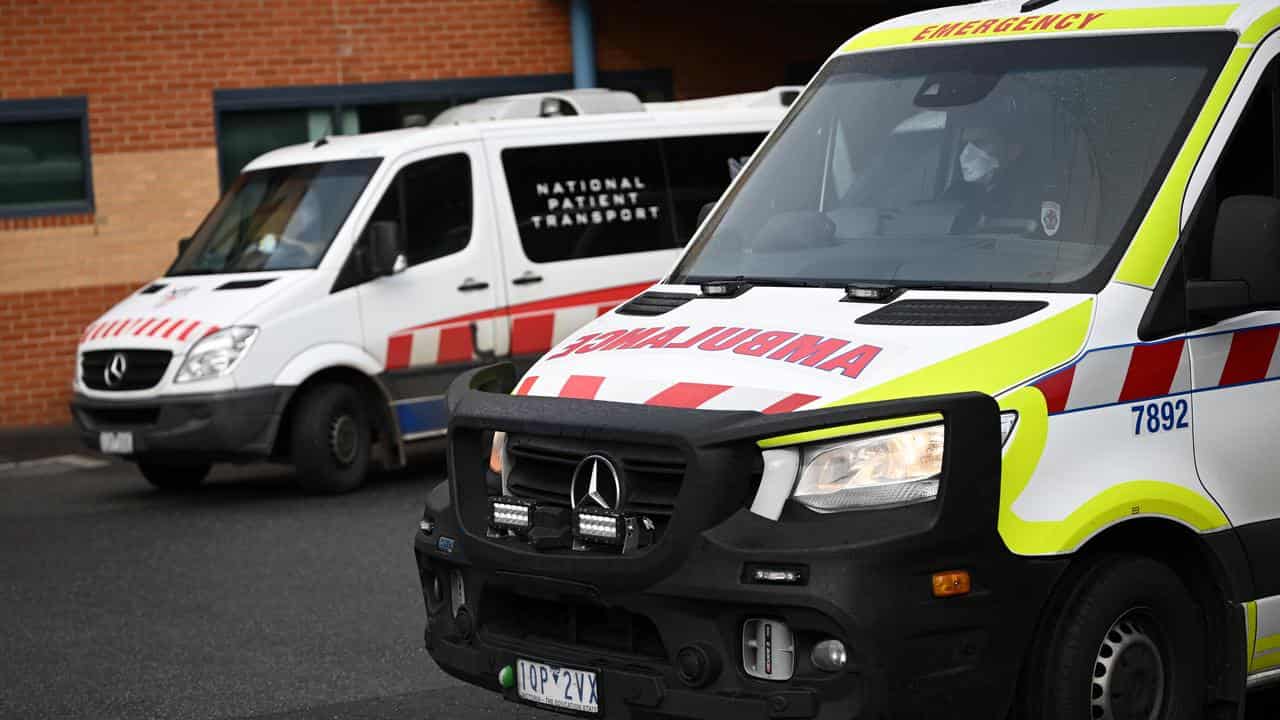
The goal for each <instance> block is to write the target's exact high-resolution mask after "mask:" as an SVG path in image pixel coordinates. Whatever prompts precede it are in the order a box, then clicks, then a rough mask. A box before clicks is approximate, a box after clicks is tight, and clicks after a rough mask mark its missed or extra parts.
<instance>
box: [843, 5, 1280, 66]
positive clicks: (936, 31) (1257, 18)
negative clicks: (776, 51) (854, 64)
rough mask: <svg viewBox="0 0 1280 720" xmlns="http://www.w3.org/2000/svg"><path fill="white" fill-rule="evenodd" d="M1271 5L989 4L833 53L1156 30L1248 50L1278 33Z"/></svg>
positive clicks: (857, 39)
mask: <svg viewBox="0 0 1280 720" xmlns="http://www.w3.org/2000/svg"><path fill="white" fill-rule="evenodd" d="M1024 6H1025V7H1027V8H1028V9H1027V10H1025V11H1024V10H1023V7H1024ZM1278 6H1280V3H1277V2H1276V0H1245V2H1241V3H1239V4H1238V5H1237V4H1213V0H1198V1H1197V0H1050V1H1049V2H1044V1H1043V0H1042V1H1040V2H1035V1H1034V0H1033V1H1032V2H1027V1H1026V0H992V1H991V2H978V3H972V4H970V5H957V6H953V7H945V8H939V9H935V10H924V11H921V12H916V13H912V14H909V15H903V16H902V17H898V18H894V19H892V20H887V21H885V22H882V23H880V24H878V25H874V26H872V27H870V28H868V29H866V30H864V31H863V32H860V33H858V34H857V35H855V36H854V37H853V38H852V39H851V40H849V42H847V43H845V44H844V45H843V46H842V47H841V48H840V49H839V50H838V51H837V54H840V53H846V52H855V51H860V50H878V49H882V48H886V47H904V46H911V45H918V44H922V43H929V44H942V43H962V42H990V41H1003V40H1006V39H1008V40H1013V39H1018V38H1023V37H1030V36H1033V35H1034V36H1057V37H1066V36H1072V35H1094V34H1104V33H1134V32H1151V31H1159V30H1165V31H1188V32H1190V31H1201V30H1229V31H1234V32H1236V33H1238V34H1239V35H1240V36H1241V37H1240V40H1241V42H1244V43H1256V42H1259V41H1261V40H1262V39H1263V38H1264V37H1266V36H1267V35H1269V34H1270V33H1271V32H1272V31H1273V30H1275V29H1276V28H1277V27H1280V16H1277V15H1272V14H1270V13H1271V11H1273V10H1275V9H1277V7H1278ZM1051 18H1052V19H1051Z"/></svg>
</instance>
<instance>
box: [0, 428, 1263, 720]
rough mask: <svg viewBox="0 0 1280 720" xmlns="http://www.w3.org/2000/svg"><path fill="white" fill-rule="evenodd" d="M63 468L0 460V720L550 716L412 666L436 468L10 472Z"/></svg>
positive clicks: (118, 467)
mask: <svg viewBox="0 0 1280 720" xmlns="http://www.w3.org/2000/svg"><path fill="white" fill-rule="evenodd" d="M0 440H3V438H0ZM55 445H56V443H55ZM62 451H63V449H59V448H56V447H52V446H51V447H48V448H42V447H41V446H40V444H39V443H30V442H27V443H19V444H18V446H17V447H15V446H14V444H13V443H10V445H9V446H8V448H7V450H6V447H5V446H4V445H3V444H0V717H3V718H53V717H57V718H93V719H95V720H110V719H112V718H167V719H173V720H180V719H184V718H193V719H195V718H199V719H205V718H272V719H274V720H295V719H298V720H301V719H303V718H335V719H337V718H343V719H345V720H366V719H368V720H375V719H376V720H382V719H384V718H432V719H434V718H517V719H518V720H544V719H545V720H549V719H550V718H553V717H557V716H553V715H550V714H546V713H541V712H537V711H534V710H531V709H528V708H525V707H522V706H518V705H513V704H510V703H507V702H504V701H503V700H501V699H499V698H498V697H497V696H495V695H492V694H490V693H487V692H483V691H477V690H474V689H471V688H469V687H467V686H464V685H462V684H460V683H458V682H457V681H455V680H453V679H452V678H450V677H448V676H447V675H445V674H444V673H443V672H442V671H441V670H439V669H438V668H437V667H436V666H435V665H434V664H433V663H432V661H431V659H430V658H429V657H428V655H427V654H426V652H425V651H424V650H423V649H422V639H421V628H422V620H423V617H422V598H421V595H420V593H419V588H418V582H417V575H416V570H415V566H414V563H413V556H412V552H411V550H410V541H411V539H412V534H413V532H414V530H415V527H416V524H417V519H418V517H419V513H420V510H421V506H422V500H423V497H424V492H425V487H426V483H427V478H433V477H438V476H439V475H440V472H441V468H440V466H439V462H438V460H436V461H432V460H430V459H428V461H427V462H425V463H419V464H418V465H417V466H416V467H415V468H414V469H413V470H411V471H406V472H401V473H396V474H389V475H383V476H380V477H377V478H375V479H374V481H373V482H372V483H371V484H370V485H369V486H368V487H366V488H365V489H363V490H362V491H360V492H357V493H354V494H350V495H344V496H341V497H333V498H322V497H310V496H306V495H303V494H301V493H300V492H298V491H296V490H295V489H294V488H293V486H292V484H291V483H290V476H289V473H288V471H287V470H286V469H283V468H275V467H269V466H256V467H248V468H232V467H220V468H217V469H215V471H214V474H213V476H212V478H211V482H210V483H209V484H208V485H207V486H206V487H204V488H202V489H201V490H199V491H198V492H195V493H191V494H186V495H168V494H161V493H157V492H154V491H153V490H151V488H150V487H149V486H148V485H147V484H146V483H145V482H144V481H143V480H142V479H141V478H140V477H139V476H138V475H137V474H136V473H135V472H134V470H133V469H132V467H131V466H128V465H123V464H120V463H110V464H102V465H97V462H100V461H96V460H95V459H93V458H91V457H89V456H83V455H81V456H79V458H80V459H79V460H75V459H70V458H66V459H61V460H54V461H48V460H45V461H42V462H37V463H34V464H14V462H13V461H14V460H23V459H29V458H30V457H34V456H37V455H48V454H56V453H58V452H62ZM6 452H8V457H7V458H6ZM15 454H16V455H17V457H14V455H15ZM24 456H25V457H24ZM1263 703H1265V707H1264V706H1263ZM1277 708H1280V702H1276V699H1275V698H1274V697H1263V698H1260V702H1255V703H1254V707H1251V708H1250V713H1249V718H1250V720H1263V718H1272V717H1277V716H1280V712H1277Z"/></svg>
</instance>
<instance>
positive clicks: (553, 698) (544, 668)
mask: <svg viewBox="0 0 1280 720" xmlns="http://www.w3.org/2000/svg"><path fill="white" fill-rule="evenodd" d="M516 670H517V673H516V689H517V691H518V692H519V694H520V698H521V699H523V700H528V701H530V702H535V703H538V704H539V705H550V706H552V707H557V708H563V709H565V710H576V711H578V712H588V713H595V712H600V701H599V700H598V699H597V697H596V674H595V673H593V672H591V671H589V670H571V669H569V668H562V667H556V666H554V665H548V664H546V663H540V662H534V661H532V660H519V661H517V662H516Z"/></svg>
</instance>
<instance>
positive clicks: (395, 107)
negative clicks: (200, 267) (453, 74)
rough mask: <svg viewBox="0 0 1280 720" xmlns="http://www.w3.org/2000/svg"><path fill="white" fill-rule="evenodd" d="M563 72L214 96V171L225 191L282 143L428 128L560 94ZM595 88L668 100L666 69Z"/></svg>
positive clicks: (612, 78)
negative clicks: (462, 108) (484, 107)
mask: <svg viewBox="0 0 1280 720" xmlns="http://www.w3.org/2000/svg"><path fill="white" fill-rule="evenodd" d="M571 80H572V79H571V78H570V76H569V75H567V74H559V75H519V76H512V77H491V78H458V79H448V80H428V81H412V82H394V83H374V84H368V85H315V86H298V87H285V88H261V89H257V88H255V89H247V90H217V91H214V94H213V105H214V112H215V114H216V115H217V130H218V172H219V176H220V178H221V181H222V187H223V188H224V189H226V188H227V187H230V185H231V183H232V181H234V180H235V179H236V176H237V175H238V174H239V173H240V171H241V170H242V169H243V168H244V166H245V165H247V164H249V162H250V161H251V160H253V159H254V158H256V157H258V156H259V155H261V154H263V153H265V152H268V151H270V150H274V149H276V148H278V147H283V146H285V145H296V144H298V143H305V142H314V141H316V140H319V139H320V138H322V137H325V136H326V135H354V134H356V133H370V132H379V131H382V130H397V129H400V128H403V127H410V126H414V125H425V124H427V123H429V122H430V121H431V119H432V118H434V117H435V116H436V115H438V114H440V113H441V112H443V111H445V110H447V109H449V108H450V107H453V106H454V105H458V104H460V103H465V102H471V101H473V100H478V99H480V98H484V97H493V96H495V95H513V94H516V93H531V92H547V91H551V90H563V89H564V88H567V87H569V86H570V85H571V84H572V81H571ZM600 84H601V86H602V87H609V88H613V89H617V90H629V91H631V92H633V93H635V94H636V95H637V96H639V98H640V99H641V100H644V101H646V102H652V101H662V100H670V99H671V98H672V92H671V85H672V81H671V73H670V71H667V70H629V71H622V72H602V73H600Z"/></svg>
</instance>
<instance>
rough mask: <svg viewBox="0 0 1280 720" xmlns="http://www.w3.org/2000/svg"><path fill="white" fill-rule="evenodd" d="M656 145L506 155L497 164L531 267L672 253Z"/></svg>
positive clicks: (636, 143)
mask: <svg viewBox="0 0 1280 720" xmlns="http://www.w3.org/2000/svg"><path fill="white" fill-rule="evenodd" d="M661 153H662V148H661V146H660V145H659V143H658V141H656V140H631V141H625V142H605V143H589V144H582V145H558V146H546V147H533V148H510V149H507V150H504V151H503V152H502V163H503V167H504V169H505V172H506V176H507V185H508V187H509V188H510V191H511V203H512V205H513V206H514V207H515V215H516V222H517V224H518V226H519V231H520V242H521V244H522V245H523V247H524V252H525V255H526V256H527V257H528V258H529V259H530V260H532V261H533V262H538V263H546V262H555V261H558V260H573V259H576V258H587V257H599V256H602V255H620V254H623V253H635V252H645V251H648V250H663V249H670V248H673V247H676V242H675V240H674V233H673V228H672V218H671V216H670V207H669V204H668V198H667V194H666V191H665V186H664V180H663V168H662V155H661Z"/></svg>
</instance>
